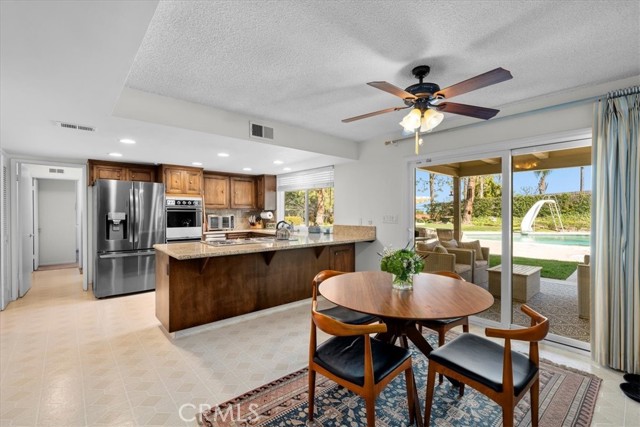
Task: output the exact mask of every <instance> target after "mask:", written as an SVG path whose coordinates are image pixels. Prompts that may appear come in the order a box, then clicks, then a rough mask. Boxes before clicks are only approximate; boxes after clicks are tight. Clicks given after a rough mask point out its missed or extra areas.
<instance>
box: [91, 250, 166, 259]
mask: <svg viewBox="0 0 640 427" xmlns="http://www.w3.org/2000/svg"><path fill="white" fill-rule="evenodd" d="M155 254H156V251H146V252H124V253H123V252H119V253H113V254H98V258H100V259H108V258H130V257H136V256H138V257H140V256H151V255H155Z"/></svg>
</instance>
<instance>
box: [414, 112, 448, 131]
mask: <svg viewBox="0 0 640 427" xmlns="http://www.w3.org/2000/svg"><path fill="white" fill-rule="evenodd" d="M442 120H444V114H442V113H441V112H439V111H435V110H432V109H428V110H426V111H425V112H424V114H423V116H422V120H421V122H420V132H431V131H432V130H433V129H434V128H435V127H436V126H438V125H439V124H440V123H442Z"/></svg>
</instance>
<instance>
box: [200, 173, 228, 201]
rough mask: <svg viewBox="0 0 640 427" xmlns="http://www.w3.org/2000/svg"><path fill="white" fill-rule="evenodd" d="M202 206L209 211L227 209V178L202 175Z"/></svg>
mask: <svg viewBox="0 0 640 427" xmlns="http://www.w3.org/2000/svg"><path fill="white" fill-rule="evenodd" d="M204 206H205V207H206V208H209V209H228V208H229V177H228V176H223V175H212V174H204Z"/></svg>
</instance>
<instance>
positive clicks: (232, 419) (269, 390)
mask: <svg viewBox="0 0 640 427" xmlns="http://www.w3.org/2000/svg"><path fill="white" fill-rule="evenodd" d="M427 338H428V339H429V340H430V341H432V340H434V336H431V334H429V336H427ZM412 353H413V363H414V372H415V376H416V382H417V385H418V390H419V398H420V405H421V410H424V398H425V386H426V372H427V366H428V365H427V363H428V362H427V358H426V357H424V355H423V354H422V353H420V352H419V351H418V350H416V349H415V348H412ZM540 366H541V370H540V426H544V427H553V426H589V425H590V424H591V419H592V417H593V411H594V408H595V403H596V398H597V396H598V390H599V388H600V384H601V382H602V380H601V379H600V378H598V377H596V376H594V375H592V374H588V373H586V372H581V371H578V370H574V369H570V368H567V367H563V366H558V365H556V364H554V363H551V362H549V361H544V360H543V361H541V363H540ZM307 378H308V376H307V369H306V368H305V369H301V370H299V371H297V372H294V373H292V374H289V375H286V376H284V377H282V378H280V379H278V380H276V381H273V382H271V383H269V384H266V385H264V386H262V387H259V388H257V389H255V390H252V391H250V392H248V393H245V394H243V395H241V396H238V397H236V398H234V399H231V400H229V401H227V402H225V403H223V404H220V405H217V406H214V407H213V408H211V409H210V410H208V411H205V412H203V413H201V414H199V416H198V422H199V424H200V425H204V426H207V427H223V426H224V427H236V426H260V427H280V426H305V425H307V408H308V394H307V387H308V383H307ZM316 414H317V415H316V419H315V422H314V423H313V424H312V426H313V427H344V426H350V427H355V426H364V425H366V419H365V405H364V400H363V399H361V398H360V397H359V396H357V395H355V394H353V393H351V392H350V391H348V390H346V389H345V388H343V387H340V386H338V385H337V384H335V383H334V382H332V381H330V380H327V379H326V378H325V377H323V376H322V375H317V380H316ZM515 421H516V425H517V426H519V427H526V426H530V425H531V412H530V405H529V394H528V393H527V396H526V397H525V398H524V399H522V400H521V401H520V402H519V404H518V406H517V407H516V409H515ZM407 425H409V423H408V410H407V400H406V388H405V381H404V376H403V375H400V376H398V377H397V378H396V379H394V380H393V381H392V382H391V383H390V384H389V386H387V388H386V389H385V390H383V392H382V393H381V394H380V395H379V397H378V399H377V401H376V426H380V427H400V426H407ZM431 425H435V426H486V427H493V426H495V427H497V426H501V425H502V411H501V409H500V407H499V406H498V405H496V404H495V403H494V402H492V401H491V400H489V399H488V398H486V397H485V396H484V395H482V394H480V393H478V392H476V391H475V390H474V389H472V388H470V387H466V388H465V395H464V396H463V397H462V399H459V398H458V390H457V388H453V387H452V386H451V384H450V383H449V382H448V381H445V382H444V383H443V384H440V385H438V384H437V383H436V393H435V396H434V401H433V409H432V418H431Z"/></svg>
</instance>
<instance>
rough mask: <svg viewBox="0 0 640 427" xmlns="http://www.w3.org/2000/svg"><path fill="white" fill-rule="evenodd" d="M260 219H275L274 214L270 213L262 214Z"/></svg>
mask: <svg viewBox="0 0 640 427" xmlns="http://www.w3.org/2000/svg"><path fill="white" fill-rule="evenodd" d="M260 218H262V219H273V212H269V211H265V212H260Z"/></svg>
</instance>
